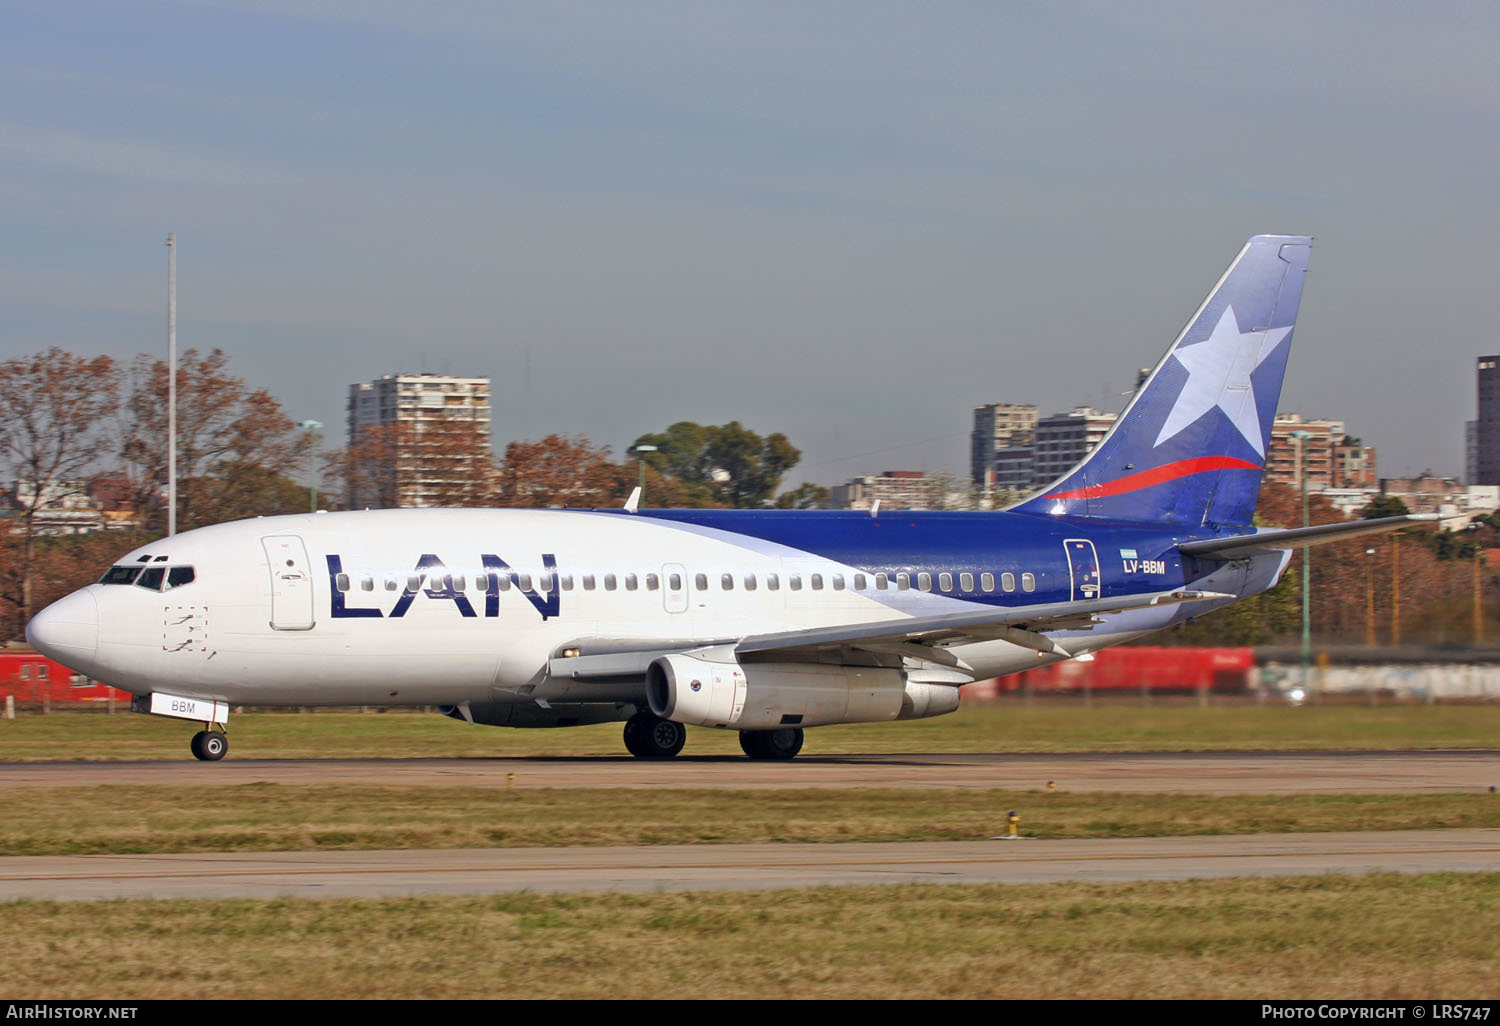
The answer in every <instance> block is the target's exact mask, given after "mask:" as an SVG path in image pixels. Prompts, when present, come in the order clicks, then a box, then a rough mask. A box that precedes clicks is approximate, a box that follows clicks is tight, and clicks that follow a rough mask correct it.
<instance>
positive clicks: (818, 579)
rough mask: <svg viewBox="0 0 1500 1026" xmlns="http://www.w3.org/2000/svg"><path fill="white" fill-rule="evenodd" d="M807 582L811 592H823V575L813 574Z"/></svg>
mask: <svg viewBox="0 0 1500 1026" xmlns="http://www.w3.org/2000/svg"><path fill="white" fill-rule="evenodd" d="M808 582H809V583H810V584H811V585H812V590H813V591H822V590H823V575H822V574H813V575H812V576H811V577H809V578H808Z"/></svg>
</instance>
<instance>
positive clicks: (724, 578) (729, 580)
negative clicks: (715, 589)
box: [719, 574, 734, 591]
mask: <svg viewBox="0 0 1500 1026" xmlns="http://www.w3.org/2000/svg"><path fill="white" fill-rule="evenodd" d="M719 587H721V588H723V589H724V590H725V591H733V590H734V574H722V575H720V577H719Z"/></svg>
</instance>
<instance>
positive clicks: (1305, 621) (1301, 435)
mask: <svg viewBox="0 0 1500 1026" xmlns="http://www.w3.org/2000/svg"><path fill="white" fill-rule="evenodd" d="M1292 437H1293V438H1295V439H1296V440H1297V483H1298V485H1299V486H1301V489H1302V526H1303V527H1307V526H1308V523H1307V440H1308V439H1309V438H1311V437H1312V433H1311V432H1308V431H1293V432H1292ZM1311 588H1312V562H1311V560H1309V559H1308V553H1307V549H1306V548H1304V549H1303V550H1302V693H1303V694H1304V695H1310V694H1312V669H1311V665H1312V607H1311V606H1310V605H1309V604H1308V602H1309V599H1310V597H1311V594H1310V593H1311Z"/></svg>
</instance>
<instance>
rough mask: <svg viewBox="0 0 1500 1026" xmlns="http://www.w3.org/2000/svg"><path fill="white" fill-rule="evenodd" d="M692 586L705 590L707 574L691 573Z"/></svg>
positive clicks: (706, 587)
mask: <svg viewBox="0 0 1500 1026" xmlns="http://www.w3.org/2000/svg"><path fill="white" fill-rule="evenodd" d="M693 587H695V588H697V589H698V590H699V591H707V590H708V574H694V575H693Z"/></svg>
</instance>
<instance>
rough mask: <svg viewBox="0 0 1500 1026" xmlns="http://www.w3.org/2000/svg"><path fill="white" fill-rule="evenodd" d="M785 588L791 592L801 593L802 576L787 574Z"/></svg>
mask: <svg viewBox="0 0 1500 1026" xmlns="http://www.w3.org/2000/svg"><path fill="white" fill-rule="evenodd" d="M786 586H787V587H788V588H791V589H792V590H793V591H801V590H802V575H801V574H787V575H786Z"/></svg>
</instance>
